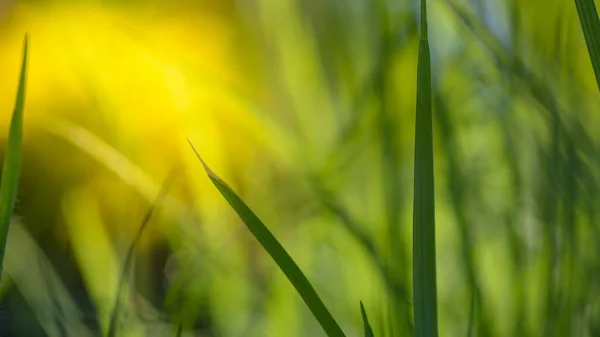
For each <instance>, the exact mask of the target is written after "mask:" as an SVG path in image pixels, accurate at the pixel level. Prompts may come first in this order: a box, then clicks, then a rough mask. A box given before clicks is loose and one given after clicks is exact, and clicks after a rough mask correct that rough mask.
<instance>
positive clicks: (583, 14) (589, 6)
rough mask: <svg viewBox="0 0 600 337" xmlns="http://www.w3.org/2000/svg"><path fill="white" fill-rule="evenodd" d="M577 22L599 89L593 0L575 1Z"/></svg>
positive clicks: (599, 47) (598, 26)
mask: <svg viewBox="0 0 600 337" xmlns="http://www.w3.org/2000/svg"><path fill="white" fill-rule="evenodd" d="M575 7H577V14H578V15H579V22H580V23H581V29H582V30H583V36H584V37H585V44H586V45H587V49H588V53H589V54H590V59H591V61H592V67H593V68H594V75H596V83H597V84H598V89H600V21H599V20H598V11H597V10H596V4H595V3H594V0H575Z"/></svg>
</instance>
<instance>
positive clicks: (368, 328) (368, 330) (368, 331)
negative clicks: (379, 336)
mask: <svg viewBox="0 0 600 337" xmlns="http://www.w3.org/2000/svg"><path fill="white" fill-rule="evenodd" d="M360 314H361V315H362V319H363V325H364V326H365V337H375V334H373V329H371V325H370V324H369V319H368V318H367V312H366V311H365V306H364V305H363V303H362V301H361V302H360Z"/></svg>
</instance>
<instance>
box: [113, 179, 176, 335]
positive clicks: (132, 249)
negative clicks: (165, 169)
mask: <svg viewBox="0 0 600 337" xmlns="http://www.w3.org/2000/svg"><path fill="white" fill-rule="evenodd" d="M177 173H179V170H178V169H177V168H176V169H174V170H173V171H172V172H171V174H170V175H169V176H168V177H167V179H166V180H165V181H164V183H163V185H162V187H161V189H160V191H159V192H158V195H157V196H156V199H155V200H154V202H153V203H152V204H151V205H150V208H148V211H147V212H146V214H145V215H144V218H143V220H142V223H141V225H140V228H139V230H138V232H137V235H136V236H135V238H134V240H133V241H132V242H131V245H130V246H129V249H128V250H127V255H126V257H125V264H124V265H123V271H122V272H121V279H120V280H119V284H118V286H117V296H116V299H115V305H114V307H113V309H112V312H111V315H110V323H109V327H108V337H115V336H116V335H117V319H118V316H119V309H120V307H121V305H120V304H121V293H122V292H123V287H124V285H125V281H126V280H127V276H128V275H129V270H130V269H131V263H132V262H133V253H134V252H135V247H136V245H137V244H138V242H139V241H140V239H141V238H142V234H143V233H144V229H146V227H147V226H148V223H150V220H151V219H152V216H153V215H154V213H155V211H156V208H157V207H158V206H159V205H160V204H161V203H162V201H163V200H164V198H165V196H166V195H167V192H168V191H169V189H170V188H171V184H172V183H173V180H175V177H176V176H177Z"/></svg>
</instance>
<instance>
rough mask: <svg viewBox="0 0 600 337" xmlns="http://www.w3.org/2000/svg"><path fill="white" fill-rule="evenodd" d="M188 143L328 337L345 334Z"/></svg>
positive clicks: (283, 252) (296, 270) (282, 253)
mask: <svg viewBox="0 0 600 337" xmlns="http://www.w3.org/2000/svg"><path fill="white" fill-rule="evenodd" d="M190 145H191V146H192V148H193V149H194V152H195V153H196V156H198V159H200V161H201V162H202V165H203V166H204V169H205V170H206V173H207V174H208V177H209V178H210V180H211V181H212V183H213V184H214V185H215V187H216V188H217V189H218V190H219V192H220V193H221V195H222V196H223V197H224V198H225V199H226V200H227V202H229V204H230V205H231V207H232V208H233V209H234V210H235V212H236V213H237V214H238V216H239V217H240V218H241V219H242V221H243V222H244V224H245V225H246V227H247V228H248V230H250V232H251V233H252V235H254V237H255V238H256V240H258V242H259V243H260V244H261V246H262V247H263V248H264V249H265V250H266V251H267V253H269V255H270V256H271V258H272V259H273V260H274V261H275V263H277V266H279V269H281V271H282V272H283V273H284V274H285V276H286V277H287V278H288V280H289V281H290V282H291V283H292V285H293V286H294V288H296V291H297V292H298V294H299V295H300V297H302V299H303V300H304V303H306V305H307V306H308V308H309V309H310V311H311V312H312V314H313V315H314V316H315V318H316V319H317V320H318V321H319V323H320V324H321V326H322V327H323V330H325V332H326V333H327V335H328V336H330V337H344V336H345V334H344V332H343V331H342V329H341V328H340V326H339V325H338V323H337V322H336V321H335V319H334V318H333V316H332V315H331V313H330V312H329V310H327V308H326V307H325V304H323V301H322V300H321V298H320V297H319V295H318V294H317V292H316V291H315V289H314V288H313V286H312V285H311V284H310V282H309V281H308V279H307V278H306V276H305V275H304V273H303V272H302V270H300V268H299V267H298V265H297V264H296V262H294V260H293V259H292V257H291V256H290V255H289V254H288V253H287V251H286V250H285V249H284V248H283V246H282V245H281V244H280V243H279V241H277V239H276V238H275V236H273V234H271V232H270V231H269V229H268V228H267V226H265V225H264V224H263V223H262V221H261V220H260V219H259V218H258V217H257V216H256V215H255V214H254V212H253V211H252V210H251V209H250V208H249V207H248V206H247V205H246V203H244V201H243V200H242V199H241V198H240V197H239V196H238V195H237V194H236V193H235V192H234V191H233V189H232V188H231V187H229V185H227V183H225V182H224V181H223V180H222V179H221V178H219V176H217V175H216V174H215V173H214V172H213V171H212V170H211V169H210V168H209V167H208V165H207V164H206V163H205V162H204V160H203V159H202V157H200V154H199V153H198V151H196V148H194V145H193V144H192V143H191V142H190Z"/></svg>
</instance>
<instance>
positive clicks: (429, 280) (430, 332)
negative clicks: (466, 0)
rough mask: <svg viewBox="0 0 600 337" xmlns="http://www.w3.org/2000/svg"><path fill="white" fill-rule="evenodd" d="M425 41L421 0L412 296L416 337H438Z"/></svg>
mask: <svg viewBox="0 0 600 337" xmlns="http://www.w3.org/2000/svg"><path fill="white" fill-rule="evenodd" d="M429 53H430V52H429V41H428V38H427V4H426V1H425V0H421V39H420V43H419V60H418V68H417V111H416V114H417V116H416V125H415V128H416V130H415V168H414V175H415V186H414V209H413V293H414V317H415V332H414V336H416V337H432V336H433V337H437V335H438V328H437V295H436V270H435V268H436V267H435V205H434V188H433V131H432V104H431V60H430V54H429Z"/></svg>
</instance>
